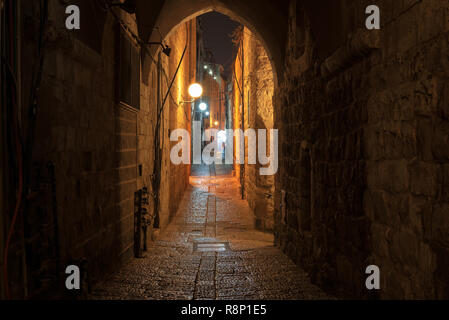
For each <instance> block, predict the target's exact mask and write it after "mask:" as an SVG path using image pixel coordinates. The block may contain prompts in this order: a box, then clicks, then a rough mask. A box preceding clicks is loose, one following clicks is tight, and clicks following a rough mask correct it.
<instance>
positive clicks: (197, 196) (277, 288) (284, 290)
mask: <svg viewBox="0 0 449 320" xmlns="http://www.w3.org/2000/svg"><path fill="white" fill-rule="evenodd" d="M192 171H193V175H192V177H191V178H190V185H189V187H188V189H187V191H186V193H185V196H184V197H183V199H182V203H181V204H180V206H179V210H178V213H177V215H176V217H174V218H173V221H172V222H171V223H170V224H169V226H168V227H167V228H166V229H165V230H164V231H163V232H162V233H161V234H160V236H159V237H158V239H157V240H156V241H155V242H154V244H152V246H151V247H150V248H149V250H148V252H147V254H146V256H145V258H142V259H136V260H133V261H132V262H131V263H129V264H127V265H125V266H124V267H123V268H122V269H121V270H120V271H119V272H118V273H116V274H114V275H113V276H112V277H110V278H108V279H107V280H106V281H104V282H103V283H102V284H100V285H99V286H98V287H96V288H95V289H94V291H93V294H92V296H91V298H92V299H95V300H97V299H100V300H101V299H105V300H107V299H113V300H117V299H127V300H128V299H131V300H136V299H137V300H142V299H160V300H167V299H169V300H170V299H175V300H177V299H180V300H192V299H193V300H210V299H217V300H234V299H238V300H253V299H254V300H256V299H270V300H278V299H279V300H284V299H292V300H293V299H328V298H329V297H328V296H327V295H326V294H325V293H323V292H322V291H321V290H320V289H319V288H318V287H316V286H314V285H312V284H311V283H310V280H309V278H308V275H307V274H306V273H305V272H304V271H303V270H302V269H300V268H299V267H298V266H297V265H295V264H294V263H293V262H292V261H291V260H290V259H289V258H288V257H287V256H285V255H284V254H283V253H282V252H281V251H280V250H279V249H278V248H276V247H274V246H273V235H272V234H269V233H263V232H260V231H257V230H255V229H254V226H253V224H254V222H253V217H252V213H251V211H250V208H249V206H248V204H247V202H246V200H241V199H240V195H239V189H238V188H239V187H238V182H237V180H236V179H235V178H234V177H232V175H231V171H230V170H229V168H227V167H225V166H217V167H216V168H215V167H214V166H211V167H207V166H198V167H196V168H193V170H192Z"/></svg>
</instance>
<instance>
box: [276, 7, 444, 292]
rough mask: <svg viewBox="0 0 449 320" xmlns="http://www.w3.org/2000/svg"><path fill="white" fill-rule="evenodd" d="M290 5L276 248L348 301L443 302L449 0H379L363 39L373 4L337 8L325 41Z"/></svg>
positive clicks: (280, 102)
mask: <svg viewBox="0 0 449 320" xmlns="http://www.w3.org/2000/svg"><path fill="white" fill-rule="evenodd" d="M291 3H292V6H291V8H290V24H289V25H290V27H289V43H288V45H287V57H286V67H285V78H284V82H283V83H281V84H280V86H279V89H278V90H277V91H276V108H275V110H279V113H275V118H276V119H275V127H278V128H279V129H280V144H281V159H280V168H281V172H280V175H279V178H278V179H277V181H276V187H277V188H276V190H277V191H278V192H277V194H276V214H275V220H276V227H275V235H276V243H277V244H278V245H279V246H281V247H282V248H283V249H284V251H285V252H287V253H288V254H289V256H291V257H292V258H293V259H295V261H297V262H298V263H299V264H301V265H303V266H304V267H306V269H307V270H308V271H309V272H310V273H311V275H312V277H313V278H314V280H315V281H316V282H317V283H319V284H320V285H322V286H324V287H328V288H329V289H330V290H332V291H334V292H337V293H339V294H340V295H341V296H350V297H369V296H378V297H381V298H399V297H400V298H447V297H448V296H449V291H448V283H449V282H448V278H447V273H446V272H444V271H443V270H444V266H447V261H448V258H449V251H448V250H449V246H448V243H447V232H443V230H447V219H448V215H447V213H448V212H449V210H448V209H449V207H448V199H447V189H448V188H447V187H446V185H447V182H446V180H447V178H446V177H447V171H448V170H446V166H447V162H448V155H447V152H446V151H447V146H448V141H449V133H448V131H447V127H448V124H447V120H448V118H447V110H448V104H447V99H446V97H447V93H446V92H447V74H448V71H449V69H448V63H447V44H448V29H449V24H448V21H447V17H448V14H449V12H448V9H449V6H448V3H447V2H445V1H438V0H435V1H434V0H426V1H406V2H396V1H374V3H370V4H376V5H378V6H379V8H380V9H381V13H382V26H381V30H380V31H367V30H364V25H365V24H364V22H365V18H366V16H365V15H364V9H365V7H366V5H367V4H366V3H364V2H363V1H360V2H349V1H342V2H340V3H339V4H338V8H336V9H338V10H337V11H335V12H336V13H335V14H334V15H333V16H334V18H333V19H334V20H335V21H336V23H338V22H339V21H340V22H344V23H340V24H338V25H337V24H336V25H335V26H334V27H335V30H333V31H332V30H330V29H331V28H332V21H333V20H329V21H328V22H329V26H327V31H328V32H327V33H326V32H323V30H320V28H321V29H322V28H323V25H322V24H321V25H320V24H319V23H317V22H318V21H317V19H316V17H314V18H313V19H311V18H310V17H308V16H307V14H304V12H305V11H304V10H303V9H302V8H301V5H300V4H299V3H298V6H296V7H295V1H292V2H291ZM307 5H308V4H305V6H306V7H307ZM338 12H341V16H340V15H339V13H338ZM325 29H326V28H325ZM324 31H326V30H324ZM326 34H327V35H328V36H326ZM331 36H332V39H331ZM333 43H335V46H334V47H332V44H333ZM326 46H327V47H328V48H326ZM338 48H341V49H340V50H338ZM326 50H327V51H326ZM327 52H329V53H327ZM278 115H279V117H278ZM445 179H446V180H445ZM370 264H375V265H377V266H379V268H380V270H381V288H382V290H380V291H378V292H368V290H366V288H365V279H366V275H365V269H366V267H367V266H368V265H370Z"/></svg>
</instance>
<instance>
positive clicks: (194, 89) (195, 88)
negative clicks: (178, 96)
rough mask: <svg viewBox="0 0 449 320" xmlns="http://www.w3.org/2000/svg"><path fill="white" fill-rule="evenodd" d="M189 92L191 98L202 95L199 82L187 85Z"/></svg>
mask: <svg viewBox="0 0 449 320" xmlns="http://www.w3.org/2000/svg"><path fill="white" fill-rule="evenodd" d="M189 94H190V96H191V97H192V98H193V99H198V98H199V97H201V96H202V95H203V87H202V86H201V85H200V84H199V83H194V84H192V85H191V86H190V87H189Z"/></svg>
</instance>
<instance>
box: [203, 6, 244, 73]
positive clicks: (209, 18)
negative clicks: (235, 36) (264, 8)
mask: <svg viewBox="0 0 449 320" xmlns="http://www.w3.org/2000/svg"><path fill="white" fill-rule="evenodd" d="M200 18H201V20H202V26H203V32H204V33H203V34H204V46H205V47H206V48H208V49H210V50H211V51H212V52H213V54H214V57H215V60H216V62H217V63H219V64H221V65H223V66H224V67H225V68H227V67H228V66H229V65H230V63H231V62H232V59H233V56H232V54H233V49H234V47H233V43H232V40H231V38H230V37H229V35H230V34H231V33H232V32H233V31H234V30H235V29H236V28H237V27H238V26H239V25H240V24H239V23H238V22H236V21H234V20H231V19H230V18H229V17H228V16H225V15H222V14H221V13H218V12H209V13H206V14H203V15H201V16H200Z"/></svg>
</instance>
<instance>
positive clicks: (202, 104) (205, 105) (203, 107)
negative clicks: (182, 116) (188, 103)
mask: <svg viewBox="0 0 449 320" xmlns="http://www.w3.org/2000/svg"><path fill="white" fill-rule="evenodd" d="M206 109H207V104H205V103H204V102H201V103H200V110H201V111H205V110H206Z"/></svg>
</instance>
